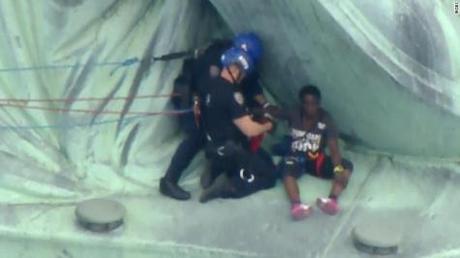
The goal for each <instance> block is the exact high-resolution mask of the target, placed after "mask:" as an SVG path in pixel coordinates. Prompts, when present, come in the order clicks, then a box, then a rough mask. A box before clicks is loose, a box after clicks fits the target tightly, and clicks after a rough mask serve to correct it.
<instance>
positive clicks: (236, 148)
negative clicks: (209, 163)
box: [206, 133, 245, 158]
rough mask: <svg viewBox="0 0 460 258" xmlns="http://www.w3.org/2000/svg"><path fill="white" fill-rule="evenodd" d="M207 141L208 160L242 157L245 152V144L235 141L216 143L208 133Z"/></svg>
mask: <svg viewBox="0 0 460 258" xmlns="http://www.w3.org/2000/svg"><path fill="white" fill-rule="evenodd" d="M206 140H207V143H206V157H208V158H224V157H235V156H238V155H242V154H243V153H244V151H245V150H244V148H243V144H241V143H237V142H236V141H233V140H227V141H225V142H220V143H219V142H215V141H214V140H213V139H212V138H211V136H210V135H209V134H208V133H206Z"/></svg>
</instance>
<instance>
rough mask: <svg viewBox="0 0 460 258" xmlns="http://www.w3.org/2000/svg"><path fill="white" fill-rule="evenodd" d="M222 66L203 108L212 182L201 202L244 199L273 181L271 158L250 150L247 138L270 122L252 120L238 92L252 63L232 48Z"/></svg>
mask: <svg viewBox="0 0 460 258" xmlns="http://www.w3.org/2000/svg"><path fill="white" fill-rule="evenodd" d="M222 65H223V69H222V71H221V73H220V76H219V77H217V78H214V79H212V80H211V83H210V87H209V88H208V91H207V94H206V96H205V105H204V108H203V125H204V129H205V133H206V139H207V146H206V156H207V158H208V159H209V160H210V163H211V175H212V179H215V180H212V181H213V183H212V184H211V186H210V187H209V188H208V189H206V190H205V191H204V192H203V194H202V195H201V197H200V201H201V202H206V201H208V200H210V199H213V198H216V197H222V198H239V197H243V196H246V195H249V194H251V193H253V192H256V191H258V190H261V189H265V188H269V187H272V186H273V185H274V184H275V181H276V175H275V166H274V164H273V162H272V161H271V159H270V158H267V156H266V155H265V156H263V154H261V153H251V152H250V151H249V141H248V139H249V138H250V137H254V136H258V135H261V134H264V133H266V132H268V131H270V130H271V129H272V127H273V124H272V123H271V122H269V121H268V122H266V123H263V124H262V123H257V122H255V121H253V120H252V118H251V116H250V113H249V112H248V107H247V105H246V103H245V98H244V96H243V94H242V92H241V90H242V88H241V87H244V86H240V82H241V81H242V80H243V79H244V78H245V77H246V76H248V75H250V74H251V72H252V70H253V69H254V62H253V61H252V58H251V57H250V55H248V54H247V53H246V52H245V51H243V50H241V49H240V48H231V49H229V50H227V51H226V52H225V53H224V55H223V56H222Z"/></svg>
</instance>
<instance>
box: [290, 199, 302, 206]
mask: <svg viewBox="0 0 460 258" xmlns="http://www.w3.org/2000/svg"><path fill="white" fill-rule="evenodd" d="M297 204H301V202H300V199H297V200H294V201H292V200H291V206H294V205H297Z"/></svg>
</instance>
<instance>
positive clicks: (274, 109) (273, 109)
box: [263, 102, 281, 121]
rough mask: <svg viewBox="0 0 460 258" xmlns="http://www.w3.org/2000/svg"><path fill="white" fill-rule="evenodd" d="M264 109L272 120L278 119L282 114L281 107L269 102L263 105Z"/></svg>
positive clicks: (267, 116)
mask: <svg viewBox="0 0 460 258" xmlns="http://www.w3.org/2000/svg"><path fill="white" fill-rule="evenodd" d="M263 109H264V113H265V114H264V116H265V117H266V118H268V119H270V120H271V121H276V120H277V119H278V118H279V117H280V115H281V108H279V107H278V106H275V105H272V104H270V103H268V102H267V103H265V104H264V105H263Z"/></svg>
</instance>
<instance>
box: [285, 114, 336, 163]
mask: <svg viewBox="0 0 460 258" xmlns="http://www.w3.org/2000/svg"><path fill="white" fill-rule="evenodd" d="M288 121H289V127H290V135H291V137H292V143H291V152H292V154H299V153H305V154H307V157H309V158H310V159H315V157H317V155H318V154H320V153H322V152H324V149H325V148H326V145H327V140H328V139H330V138H333V137H337V135H338V132H337V128H336V126H335V123H334V121H333V119H332V118H331V116H330V115H329V113H328V112H327V111H325V110H323V109H321V110H320V115H319V119H318V121H316V122H315V123H313V126H312V127H311V128H306V124H305V118H304V116H303V111H302V110H301V109H300V108H298V109H295V110H293V111H291V112H289V113H288Z"/></svg>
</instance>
